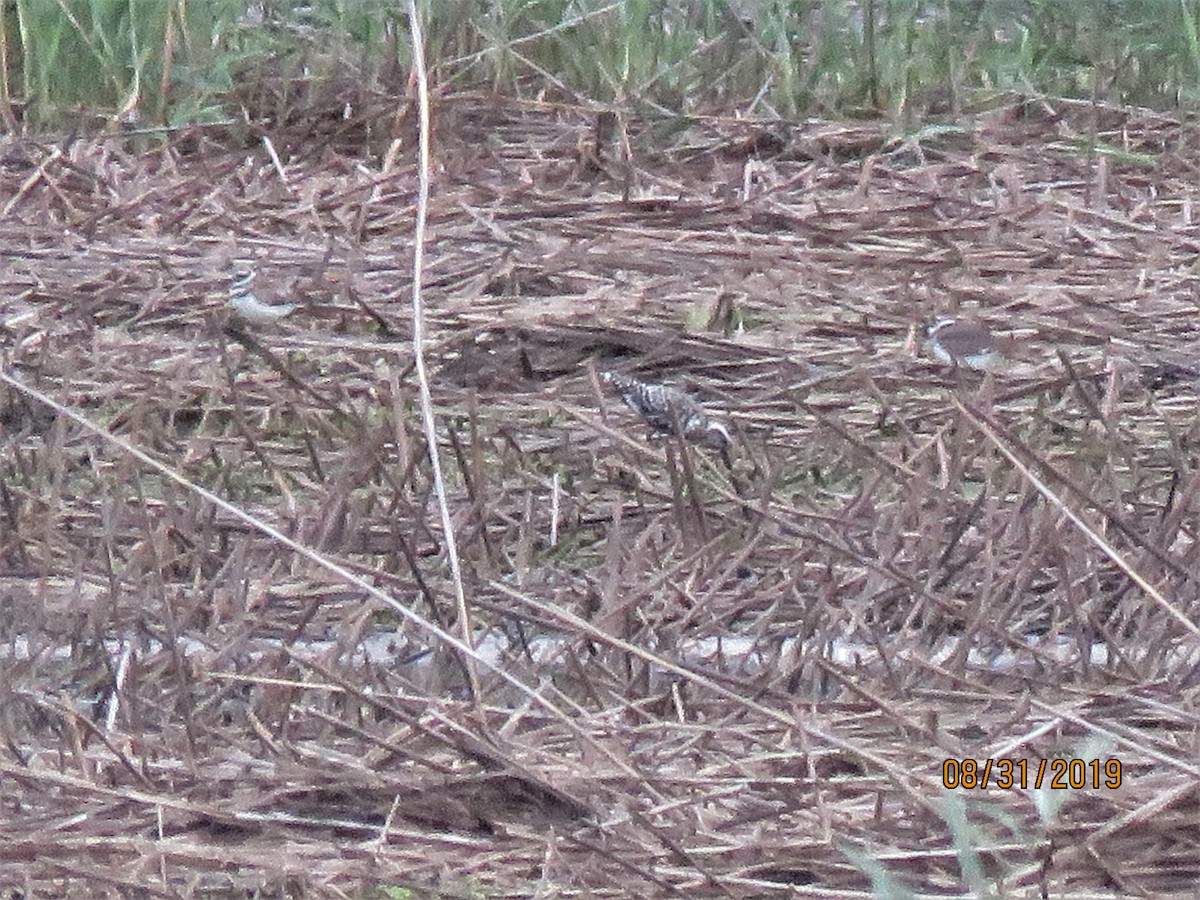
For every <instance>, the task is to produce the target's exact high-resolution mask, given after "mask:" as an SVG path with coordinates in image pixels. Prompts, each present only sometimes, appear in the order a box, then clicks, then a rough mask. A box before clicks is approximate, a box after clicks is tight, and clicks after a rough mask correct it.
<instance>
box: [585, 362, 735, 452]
mask: <svg viewBox="0 0 1200 900" xmlns="http://www.w3.org/2000/svg"><path fill="white" fill-rule="evenodd" d="M600 379H601V380H602V381H603V382H604V383H605V384H611V385H612V386H613V387H614V388H616V390H617V393H618V394H620V395H621V399H622V400H624V401H625V405H626V406H628V407H629V408H630V409H632V410H633V411H634V412H636V413H637V414H638V415H640V416H641V417H642V419H643V421H645V423H646V424H647V425H649V426H650V427H651V428H652V429H653V430H654V431H656V432H659V433H660V434H675V435H679V436H680V437H683V438H685V439H687V440H689V441H692V442H694V443H696V444H699V445H700V446H702V447H707V448H709V449H710V450H716V451H717V452H719V453H720V454H721V460H722V461H723V462H724V463H725V465H726V466H727V467H728V468H730V469H732V468H733V461H732V460H731V459H730V456H729V448H730V447H731V446H732V445H733V438H732V437H731V436H730V434H729V429H728V428H726V427H725V426H724V425H723V424H721V423H720V422H717V421H715V420H714V419H712V418H710V417H709V416H708V414H707V413H706V412H705V411H704V410H703V408H701V406H700V404H699V403H697V402H696V401H695V400H693V399H692V398H691V397H689V396H688V395H687V394H685V393H684V392H683V391H681V390H679V389H678V388H673V387H669V386H667V385H665V384H648V383H646V382H644V381H638V380H637V379H636V378H630V377H629V376H628V375H622V374H621V373H620V372H602V373H601V374H600Z"/></svg>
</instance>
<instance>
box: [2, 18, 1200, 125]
mask: <svg viewBox="0 0 1200 900" xmlns="http://www.w3.org/2000/svg"><path fill="white" fill-rule="evenodd" d="M251 6H252V4H250V3H249V0H205V2H203V3H196V2H185V0H11V2H9V3H6V4H0V47H2V49H3V51H4V53H3V55H2V56H0V66H2V70H0V115H3V117H4V119H5V121H6V122H7V123H8V124H9V125H10V126H11V125H13V124H15V123H17V122H19V121H21V120H22V119H23V121H24V123H25V124H26V126H27V127H32V128H40V127H48V126H50V127H52V126H56V125H61V124H62V123H64V122H67V121H77V120H78V116H79V115H80V113H81V111H82V112H83V113H84V114H85V119H84V124H85V125H86V124H87V121H88V118H89V117H94V118H92V122H93V123H94V124H96V125H99V124H103V122H104V121H105V120H106V119H110V118H113V117H115V116H116V114H117V113H118V112H119V111H121V110H125V111H126V116H125V118H126V119H127V120H130V119H132V118H133V117H132V116H130V115H129V110H130V109H131V108H133V107H136V110H137V114H138V116H137V121H139V122H140V123H142V124H151V125H177V124H184V123H189V122H204V121H213V120H219V119H221V118H224V117H233V116H234V115H236V114H237V112H238V110H237V108H236V103H235V102H233V101H232V100H231V97H232V96H233V92H234V89H235V87H237V86H238V85H246V84H247V83H253V84H256V83H259V82H262V81H263V80H264V79H265V78H278V79H279V81H280V83H285V82H286V81H287V80H288V79H289V78H291V79H297V80H299V79H304V80H306V81H310V82H311V81H316V82H320V81H322V80H328V79H337V78H343V79H350V80H353V81H356V82H358V83H360V84H362V85H364V86H366V87H390V88H391V89H393V90H396V89H398V87H399V86H398V85H397V80H396V74H397V72H400V73H404V72H406V71H407V68H408V64H409V62H410V58H411V48H410V46H409V40H408V35H407V17H406V15H405V12H404V8H405V4H403V3H378V2H375V0H303V2H302V0H276V2H273V3H268V4H265V6H266V10H267V11H266V13H265V15H261V16H260V15H256V14H253V13H252V12H248V11H247V9H248V7H251ZM419 6H420V7H421V9H422V15H423V16H424V20H425V26H426V41H427V46H428V51H427V53H428V56H429V61H430V64H431V67H432V71H433V72H434V75H435V78H436V80H437V81H438V82H440V83H444V84H450V85H452V86H461V87H472V88H487V89H492V90H496V91H498V92H500V93H503V94H507V95H513V96H524V97H534V96H549V97H555V98H558V99H562V100H565V101H572V102H579V103H588V104H604V105H618V106H621V107H622V108H626V109H632V110H634V111H638V112H643V113H654V112H657V113H658V114H660V115H661V114H682V115H699V114H716V113H719V114H728V113H730V112H732V111H738V112H740V113H742V114H746V113H750V114H755V115H761V116H764V117H772V116H783V117H797V116H803V115H809V114H822V115H834V116H845V115H860V116H861V115H865V116H886V117H892V118H894V119H896V120H897V121H899V122H901V123H903V124H905V125H906V126H911V125H913V124H915V123H918V122H920V121H922V120H925V119H926V118H928V116H930V115H941V114H955V113H958V112H960V111H964V110H969V109H970V108H971V107H972V106H973V105H977V104H980V103H984V102H986V100H987V98H988V97H989V96H991V95H994V94H996V93H998V92H1017V93H1020V94H1030V95H1046V96H1061V97H1076V98H1082V99H1090V98H1093V97H1094V98H1096V99H1100V100H1104V101H1108V102H1114V103H1127V104H1134V105H1144V106H1150V107H1156V108H1162V109H1171V108H1176V107H1186V106H1190V105H1191V104H1194V102H1195V101H1196V99H1197V97H1200V37H1198V30H1200V29H1198V27H1197V20H1198V18H1200V0H1097V2H1094V3H1090V4H1088V5H1087V9H1088V14H1087V15H1080V6H1079V4H1078V2H1077V0H979V2H967V0H857V2H851V0H803V2H802V0H767V2H763V3H760V4H757V5H756V7H754V9H755V17H754V18H742V17H740V16H739V15H738V14H736V13H735V12H733V11H732V10H731V7H730V6H729V5H728V4H727V3H725V2H722V0H694V2H691V3H678V4H664V3H661V2H658V0H421V2H420V4H419ZM255 8H256V7H255Z"/></svg>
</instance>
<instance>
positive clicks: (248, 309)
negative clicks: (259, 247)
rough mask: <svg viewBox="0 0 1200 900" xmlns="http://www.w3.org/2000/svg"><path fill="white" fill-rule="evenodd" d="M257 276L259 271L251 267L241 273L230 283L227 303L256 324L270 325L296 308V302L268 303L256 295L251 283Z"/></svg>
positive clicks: (242, 316)
mask: <svg viewBox="0 0 1200 900" xmlns="http://www.w3.org/2000/svg"><path fill="white" fill-rule="evenodd" d="M256 277H258V273H257V272H256V271H255V270H254V269H251V270H249V271H248V272H246V273H245V274H239V275H238V276H237V278H236V279H235V280H234V282H233V283H232V284H231V285H229V300H228V302H227V303H226V304H225V305H226V306H227V307H228V308H229V309H231V310H233V312H234V313H236V314H237V315H238V316H240V317H241V318H242V319H245V320H246V321H247V322H251V323H253V324H255V325H270V324H272V323H274V322H278V321H279V320H280V319H282V318H283V317H284V316H287V315H290V314H291V313H292V311H293V310H295V308H296V304H295V303H267V302H265V301H263V300H260V299H259V298H258V297H257V296H255V294H254V291H253V290H251V285H253V284H254V279H255V278H256Z"/></svg>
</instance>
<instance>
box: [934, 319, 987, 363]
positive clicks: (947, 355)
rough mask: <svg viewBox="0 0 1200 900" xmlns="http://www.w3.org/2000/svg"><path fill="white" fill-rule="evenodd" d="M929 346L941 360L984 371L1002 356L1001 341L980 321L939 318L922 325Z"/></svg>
mask: <svg viewBox="0 0 1200 900" xmlns="http://www.w3.org/2000/svg"><path fill="white" fill-rule="evenodd" d="M925 336H926V338H927V339H928V341H929V350H930V352H931V353H933V355H934V357H935V358H936V359H937V360H939V361H940V362H944V363H946V364H947V365H951V366H954V367H956V368H957V367H958V366H965V367H966V368H968V369H975V370H977V371H983V370H986V369H993V368H995V367H996V366H998V365H999V364H1000V363H1001V362H1002V361H1003V360H1004V353H1003V351H1002V350H1001V347H1000V342H999V341H998V340H997V339H996V337H995V335H993V334H992V332H991V331H990V330H989V329H988V327H987V326H986V325H984V324H983V323H982V322H973V321H969V320H966V319H949V318H947V319H938V320H937V321H935V322H934V323H933V324H932V325H930V326H929V327H928V328H926V329H925Z"/></svg>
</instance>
